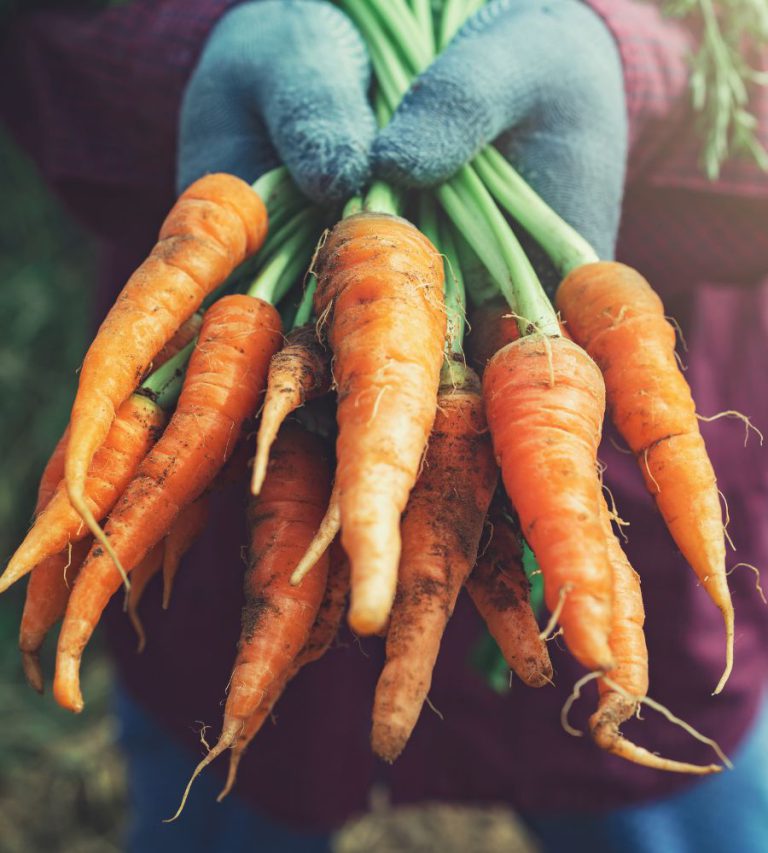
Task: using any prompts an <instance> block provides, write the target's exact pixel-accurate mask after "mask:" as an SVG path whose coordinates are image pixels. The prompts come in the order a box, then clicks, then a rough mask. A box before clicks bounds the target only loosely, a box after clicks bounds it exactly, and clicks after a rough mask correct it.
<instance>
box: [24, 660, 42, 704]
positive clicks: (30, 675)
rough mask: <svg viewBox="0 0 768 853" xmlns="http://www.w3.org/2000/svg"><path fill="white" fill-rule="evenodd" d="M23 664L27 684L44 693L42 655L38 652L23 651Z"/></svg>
mask: <svg viewBox="0 0 768 853" xmlns="http://www.w3.org/2000/svg"><path fill="white" fill-rule="evenodd" d="M21 665H22V666H23V667H24V676H25V678H26V679H27V684H29V686H30V687H31V688H32V689H33V690H35V691H37V692H38V693H40V694H41V695H42V693H43V689H44V684H43V670H42V667H41V666H40V656H39V654H38V653H37V652H22V653H21Z"/></svg>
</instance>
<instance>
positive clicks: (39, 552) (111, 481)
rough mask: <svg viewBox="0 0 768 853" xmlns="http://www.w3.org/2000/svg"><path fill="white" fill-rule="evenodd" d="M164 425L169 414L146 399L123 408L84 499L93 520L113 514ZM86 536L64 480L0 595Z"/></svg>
mask: <svg viewBox="0 0 768 853" xmlns="http://www.w3.org/2000/svg"><path fill="white" fill-rule="evenodd" d="M164 423H165V414H164V413H163V412H162V411H161V409H159V408H158V407H157V406H156V405H155V404H154V403H153V402H152V401H151V400H150V399H148V398H147V397H143V396H141V395H138V394H134V395H133V396H131V397H129V398H128V400H127V401H126V402H125V403H123V405H122V406H121V407H120V411H119V413H118V416H117V418H116V419H115V421H114V423H113V424H112V427H111V429H110V431H109V435H108V436H107V440H106V441H105V442H104V444H103V446H102V447H101V448H99V450H98V452H97V453H96V455H95V456H94V459H93V464H92V465H91V469H90V471H89V473H88V480H87V481H86V496H87V497H86V499H87V501H88V503H89V505H90V508H91V512H92V514H93V516H94V518H97V519H102V518H104V516H105V515H107V513H108V512H109V511H110V510H111V509H112V507H113V506H114V504H115V502H116V501H117V499H118V498H119V497H120V495H121V494H122V493H123V492H124V491H125V489H126V487H127V485H128V483H129V482H130V481H131V479H132V478H133V476H134V474H135V473H136V470H137V468H138V467H139V463H140V462H141V460H142V459H143V458H144V456H145V455H146V453H147V451H148V450H149V448H150V447H151V446H152V445H153V444H154V443H155V441H156V440H157V437H158V434H159V433H160V431H161V429H162V427H163V424H164ZM87 535H88V530H87V528H86V527H85V525H84V524H83V521H82V519H81V517H80V515H79V513H78V512H76V511H75V509H74V507H73V506H72V504H71V502H70V500H69V496H68V494H67V490H66V484H65V482H64V481H63V480H62V481H61V482H60V483H59V486H58V488H57V489H56V492H55V494H54V496H53V497H52V498H51V500H50V502H49V503H48V505H47V506H46V508H45V509H44V510H43V511H42V512H41V513H40V514H39V515H38V516H37V519H36V520H35V523H34V525H33V526H32V528H31V529H30V531H29V532H28V533H27V535H26V537H25V539H24V541H23V542H22V543H21V545H20V546H19V547H18V549H17V550H16V553H15V554H14V555H13V557H11V560H10V562H9V563H8V565H7V567H6V569H5V572H3V574H2V576H0V592H3V591H5V590H6V589H7V588H8V587H9V586H10V585H11V584H12V583H14V582H15V581H17V580H18V579H19V578H21V577H23V576H24V575H25V574H27V572H29V571H31V570H32V569H33V568H34V567H35V566H36V565H37V564H38V563H41V562H42V561H43V560H45V559H47V558H48V557H52V556H53V555H54V554H58V553H59V552H61V551H63V550H64V549H65V548H66V547H67V545H68V544H69V543H70V542H77V541H79V540H80V539H83V538H85V536H87Z"/></svg>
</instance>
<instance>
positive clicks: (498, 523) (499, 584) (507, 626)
mask: <svg viewBox="0 0 768 853" xmlns="http://www.w3.org/2000/svg"><path fill="white" fill-rule="evenodd" d="M488 521H489V523H490V530H491V538H490V541H489V543H488V546H487V547H486V548H485V550H484V551H482V553H481V554H480V555H479V556H478V558H477V563H476V565H475V568H474V569H473V570H472V574H471V575H470V576H469V578H468V579H467V582H466V587H467V592H468V593H469V596H470V598H471V599H472V601H473V603H474V605H475V607H476V608H477V611H478V613H479V614H480V615H481V616H482V618H483V620H484V621H485V624H486V627H487V628H488V631H489V633H490V634H491V636H492V637H493V639H494V640H495V641H496V644H497V645H498V647H499V649H500V650H501V653H502V655H503V656H504V660H505V661H506V662H507V665H508V666H509V668H510V669H511V670H513V671H514V672H515V674H516V675H517V676H518V677H519V678H520V680H521V681H523V682H524V683H525V684H527V685H528V686H529V687H542V686H543V685H544V684H549V683H551V681H552V663H551V661H550V659H549V652H548V650H547V644H546V643H545V642H544V640H543V639H542V638H541V636H540V634H539V626H538V624H537V623H536V617H535V616H534V613H533V610H532V609H531V603H530V591H531V585H530V583H529V581H528V578H527V577H526V574H525V569H524V568H523V552H522V545H521V542H520V537H519V532H518V531H517V530H516V529H515V526H514V525H513V523H512V521H511V519H510V518H509V517H508V516H507V515H506V513H505V512H504V509H503V507H502V506H497V505H493V506H492V507H491V511H490V513H489V516H488Z"/></svg>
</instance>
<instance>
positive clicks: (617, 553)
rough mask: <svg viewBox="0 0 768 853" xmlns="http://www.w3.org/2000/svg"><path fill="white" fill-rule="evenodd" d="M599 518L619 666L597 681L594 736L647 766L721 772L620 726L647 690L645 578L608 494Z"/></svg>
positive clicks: (592, 722) (606, 747) (606, 746)
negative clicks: (632, 559) (623, 541)
mask: <svg viewBox="0 0 768 853" xmlns="http://www.w3.org/2000/svg"><path fill="white" fill-rule="evenodd" d="M600 518H601V523H602V525H603V530H604V531H605V537H606V541H607V543H608V556H609V559H610V561H611V568H612V570H613V616H612V625H611V650H612V651H613V654H614V659H615V661H616V666H615V668H614V669H613V670H612V672H611V675H610V679H609V681H610V683H608V682H606V681H604V680H602V679H601V680H600V681H599V683H598V689H599V691H600V702H599V705H598V709H597V711H595V713H594V714H593V715H592V716H591V717H590V719H589V730H590V733H591V735H592V738H593V739H594V741H595V743H596V744H597V745H598V746H599V747H600V748H601V749H604V750H606V751H607V752H610V753H612V754H613V755H617V756H619V757H620V758H624V759H626V760H627V761H632V762H634V763H635V764H642V765H643V766H644V767H653V768H655V769H657V770H667V771H670V772H673V773H693V774H696V775H704V774H708V773H717V772H719V770H720V769H721V768H720V766H719V765H717V764H709V765H703V766H701V765H696V764H688V763H687V762H682V761H673V760H671V759H669V758H663V757H662V756H660V755H656V754H655V753H651V752H649V751H648V750H647V749H643V748H642V747H640V746H637V745H636V744H634V743H632V742H631V741H628V740H627V739H626V738H624V737H623V736H622V735H621V732H620V731H619V727H620V726H621V724H622V723H623V722H626V721H627V720H628V719H629V718H630V717H631V716H632V715H633V714H634V713H635V712H636V711H637V708H638V701H639V700H640V699H642V698H643V697H645V695H646V693H647V692H648V650H647V648H646V645H645V635H644V634H643V622H644V621H645V609H644V608H643V597H642V594H641V592H640V578H639V577H638V575H637V572H635V570H634V569H633V568H632V566H631V565H630V563H629V560H628V559H627V557H626V555H625V554H624V551H623V550H622V547H621V545H620V544H619V541H618V539H617V538H616V536H615V535H614V533H613V530H612V528H611V515H610V511H609V510H608V506H607V504H606V502H605V499H603V500H602V501H601V504H600ZM614 685H615V686H614ZM616 687H618V688H619V690H617V689H616Z"/></svg>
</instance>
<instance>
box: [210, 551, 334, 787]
mask: <svg viewBox="0 0 768 853" xmlns="http://www.w3.org/2000/svg"><path fill="white" fill-rule="evenodd" d="M348 593H349V560H347V555H346V554H345V553H344V549H343V548H342V547H341V545H340V544H339V543H338V540H337V541H336V542H334V544H333V545H332V546H331V565H330V568H329V570H328V583H327V585H326V588H325V595H324V596H323V601H322V603H321V604H320V609H319V610H318V612H317V617H316V618H315V624H314V625H313V626H312V630H311V631H310V634H309V639H308V640H307V644H306V645H305V646H304V648H303V649H302V650H301V651H300V652H299V654H298V655H297V656H296V659H295V661H294V662H293V665H292V667H291V669H290V670H289V671H288V672H286V673H285V674H284V675H283V677H282V678H281V679H278V680H277V681H276V682H275V683H274V684H273V686H272V687H271V688H270V689H269V690H268V691H267V694H266V696H265V697H264V699H263V700H262V702H261V705H259V707H258V709H257V710H256V712H255V713H253V714H252V715H251V716H250V718H249V719H248V722H247V724H246V726H245V728H244V729H243V730H242V731H241V732H240V734H239V735H238V737H237V740H236V741H235V743H234V745H233V746H232V750H231V751H230V754H229V771H228V773H227V781H226V784H225V785H224V788H223V789H222V791H221V793H220V794H219V796H218V797H217V798H216V799H217V800H218V801H219V802H221V801H222V800H223V799H224V797H226V796H227V794H228V793H229V792H230V791H231V790H232V787H233V786H234V784H235V781H236V779H237V768H238V766H239V764H240V759H241V758H242V757H243V753H244V752H245V750H246V749H247V747H248V745H249V744H250V742H251V741H252V740H253V739H254V737H256V735H257V734H258V733H259V731H260V730H261V727H262V726H263V725H264V722H265V720H266V719H267V717H269V715H270V714H271V713H272V709H273V708H274V707H275V704H276V703H277V700H278V699H279V698H280V696H282V694H283V691H284V690H285V686H286V685H287V684H288V682H289V681H290V680H291V679H292V678H293V677H294V676H295V675H296V674H297V673H298V672H299V670H300V669H301V668H302V667H304V666H306V665H307V664H308V663H313V662H314V661H316V660H319V659H320V658H321V657H322V656H323V655H324V654H325V653H326V651H327V650H328V648H329V646H330V645H331V643H332V642H333V640H334V638H335V637H336V634H337V633H338V630H339V625H340V624H341V617H342V616H343V615H344V606H345V605H346V602H347V595H348Z"/></svg>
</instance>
